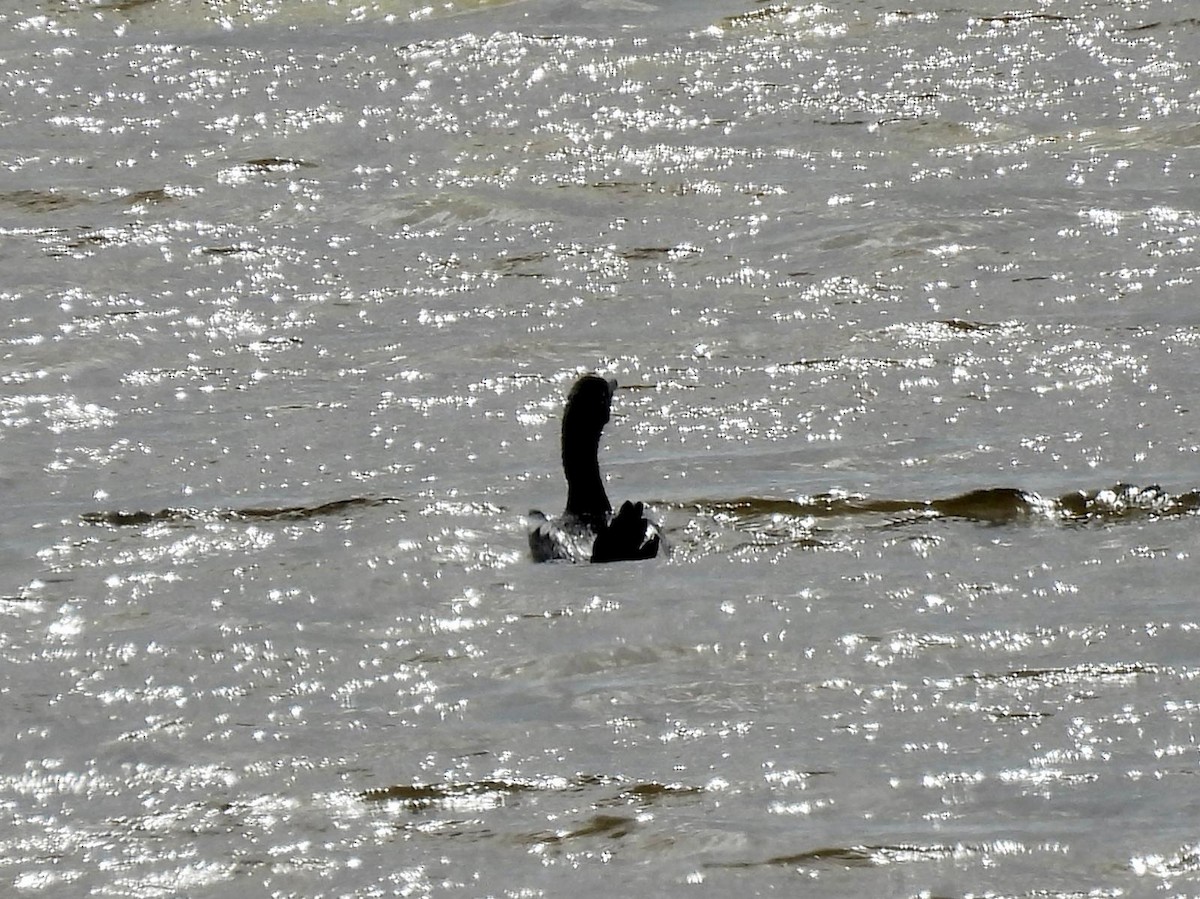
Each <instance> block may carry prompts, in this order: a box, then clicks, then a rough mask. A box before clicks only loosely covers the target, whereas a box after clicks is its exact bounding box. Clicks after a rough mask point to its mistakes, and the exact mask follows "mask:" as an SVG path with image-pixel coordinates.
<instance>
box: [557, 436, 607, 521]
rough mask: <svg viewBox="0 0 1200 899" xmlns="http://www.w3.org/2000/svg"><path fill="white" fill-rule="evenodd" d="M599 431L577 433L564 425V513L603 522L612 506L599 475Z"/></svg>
mask: <svg viewBox="0 0 1200 899" xmlns="http://www.w3.org/2000/svg"><path fill="white" fill-rule="evenodd" d="M599 457H600V430H599V429H595V430H589V431H588V432H585V433H579V432H578V430H577V429H572V428H570V427H564V428H563V435H562V462H563V474H565V475H566V476H567V509H566V511H567V514H568V515H578V516H579V517H581V518H586V519H589V520H591V523H593V524H603V523H604V521H605V520H606V518H607V516H608V513H609V512H611V511H612V505H611V504H610V503H609V501H608V494H607V493H606V492H605V491H604V479H603V478H601V477H600V458H599Z"/></svg>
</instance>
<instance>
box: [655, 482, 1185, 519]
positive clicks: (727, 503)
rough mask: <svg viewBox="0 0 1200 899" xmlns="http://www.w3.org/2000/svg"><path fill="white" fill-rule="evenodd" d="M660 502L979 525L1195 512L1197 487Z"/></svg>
mask: <svg viewBox="0 0 1200 899" xmlns="http://www.w3.org/2000/svg"><path fill="white" fill-rule="evenodd" d="M665 505H668V506H671V505H674V506H676V507H678V508H693V509H695V510H696V511H698V512H701V513H708V514H711V515H713V516H716V517H720V518H725V519H732V520H733V521H735V522H736V521H741V522H745V523H749V524H753V523H755V522H756V521H762V520H764V519H766V520H774V519H778V518H780V517H784V518H798V519H799V518H816V519H826V518H839V517H853V516H861V515H868V516H886V517H887V518H888V520H889V522H893V523H903V522H906V521H920V520H927V519H931V518H955V519H963V520H967V521H976V522H980V523H985V524H1007V523H1010V522H1017V521H1023V520H1034V519H1043V520H1058V521H1064V522H1075V523H1082V522H1089V521H1112V520H1121V519H1135V518H1136V519H1141V518H1171V517H1178V516H1183V515H1191V514H1195V513H1196V512H1197V511H1200V490H1189V491H1187V492H1185V493H1179V494H1172V493H1169V492H1168V491H1166V490H1164V489H1163V488H1162V487H1159V486H1158V485H1157V484H1153V485H1150V486H1147V487H1138V486H1136V485H1134V484H1116V485H1114V486H1112V487H1108V488H1104V489H1101V490H1091V491H1084V490H1076V491H1072V492H1070V493H1064V494H1062V495H1061V496H1058V497H1044V496H1042V495H1041V494H1039V493H1036V492H1034V491H1032V490H1022V489H1020V488H1016V487H987V488H983V489H979V490H970V491H968V492H966V493H960V494H957V495H955V496H951V497H948V498H945V499H924V500H906V499H888V498H882V499H877V498H872V497H869V496H865V495H863V494H857V493H842V492H838V493H822V494H817V495H815V496H803V497H798V498H796V499H773V498H769V497H757V496H747V497H738V498H736V499H723V500H697V501H694V502H690V503H674V504H672V503H667V504H665Z"/></svg>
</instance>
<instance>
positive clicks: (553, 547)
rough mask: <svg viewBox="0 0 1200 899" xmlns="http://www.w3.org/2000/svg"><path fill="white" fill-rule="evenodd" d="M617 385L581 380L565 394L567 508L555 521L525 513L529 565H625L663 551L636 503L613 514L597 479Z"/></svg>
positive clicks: (602, 380) (584, 377) (601, 481)
mask: <svg viewBox="0 0 1200 899" xmlns="http://www.w3.org/2000/svg"><path fill="white" fill-rule="evenodd" d="M616 389H617V382H616V380H615V379H613V378H602V377H600V376H599V375H596V374H586V375H582V376H581V377H580V378H579V379H578V380H576V381H575V383H574V384H573V385H572V387H571V390H570V392H569V393H568V394H567V405H566V408H565V410H564V411H563V419H562V464H563V474H564V475H565V476H566V479H567V506H566V508H565V509H564V510H563V513H562V515H560V516H559V517H558V518H548V517H547V516H546V515H544V514H543V513H541V512H539V511H537V510H536V509H535V510H533V511H531V512H530V513H529V524H530V528H529V552H530V554H531V555H532V556H533V560H534V561H535V562H550V561H554V560H557V559H562V560H567V561H571V562H625V561H636V560H639V559H652V558H654V557H655V556H657V555H658V554H659V552H660V551H665V549H666V542H665V540H664V538H663V535H662V531H661V530H660V529H659V527H658V525H657V524H655V523H654V522H653V521H651V520H650V519H649V518H647V517H646V509H645V506H644V505H643V504H642V503H640V502H636V503H635V502H629V501H626V502H624V503H622V504H621V508H620V509H618V510H617V512H616V514H615V515H614V514H613V510H612V504H611V503H609V501H608V494H607V493H606V492H605V490H604V479H603V478H602V477H601V476H600V458H599V456H600V433H601V432H602V431H603V430H604V426H605V425H606V424H608V419H609V412H610V409H611V407H612V399H613V393H614V392H615V391H616Z"/></svg>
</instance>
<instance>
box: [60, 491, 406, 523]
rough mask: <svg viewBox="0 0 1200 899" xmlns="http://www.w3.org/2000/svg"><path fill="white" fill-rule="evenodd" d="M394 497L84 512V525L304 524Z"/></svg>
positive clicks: (391, 500) (389, 501) (386, 502)
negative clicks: (292, 522)
mask: <svg viewBox="0 0 1200 899" xmlns="http://www.w3.org/2000/svg"><path fill="white" fill-rule="evenodd" d="M399 502H400V500H399V499H397V498H396V497H392V496H353V497H350V498H349V499H335V500H330V501H329V502H324V503H318V504H316V505H311V506H251V507H248V508H243V509H179V508H166V509H159V510H157V511H144V510H133V511H130V510H126V509H116V510H107V511H99V512H84V513H83V514H82V515H81V516H79V517H80V519H81V520H82V521H83V522H84V523H85V524H98V525H107V526H109V527H144V526H146V525H149V524H159V523H167V524H190V523H194V522H205V521H304V520H306V519H309V518H323V517H325V516H329V515H343V514H345V513H347V512H349V511H351V510H353V509H360V508H372V507H375V506H387V505H393V504H395V503H399Z"/></svg>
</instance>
